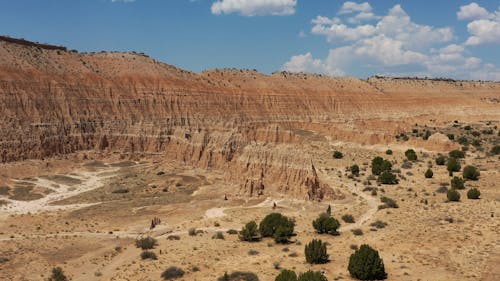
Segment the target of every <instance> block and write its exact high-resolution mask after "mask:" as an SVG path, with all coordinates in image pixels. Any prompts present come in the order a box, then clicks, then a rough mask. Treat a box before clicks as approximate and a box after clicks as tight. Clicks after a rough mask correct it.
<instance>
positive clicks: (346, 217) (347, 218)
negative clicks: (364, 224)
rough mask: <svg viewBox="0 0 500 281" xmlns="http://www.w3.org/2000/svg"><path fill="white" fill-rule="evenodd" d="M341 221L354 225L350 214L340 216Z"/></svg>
mask: <svg viewBox="0 0 500 281" xmlns="http://www.w3.org/2000/svg"><path fill="white" fill-rule="evenodd" d="M342 220H343V221H344V222H346V223H354V222H355V221H354V217H353V216H352V215H350V214H345V215H343V216H342Z"/></svg>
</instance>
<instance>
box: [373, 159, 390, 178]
mask: <svg viewBox="0 0 500 281" xmlns="http://www.w3.org/2000/svg"><path fill="white" fill-rule="evenodd" d="M391 169H392V164H391V162H389V161H388V160H384V159H383V158H382V157H380V156H377V157H375V158H373V160H372V173H373V174H374V175H377V176H378V175H380V174H381V173H382V172H384V171H390V170H391Z"/></svg>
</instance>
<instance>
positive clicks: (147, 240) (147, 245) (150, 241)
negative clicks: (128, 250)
mask: <svg viewBox="0 0 500 281" xmlns="http://www.w3.org/2000/svg"><path fill="white" fill-rule="evenodd" d="M156 244H157V242H156V239H154V238H153V237H149V236H148V237H144V238H141V239H137V240H135V246H137V248H141V249H143V250H151V249H153V248H154V247H155V246H156Z"/></svg>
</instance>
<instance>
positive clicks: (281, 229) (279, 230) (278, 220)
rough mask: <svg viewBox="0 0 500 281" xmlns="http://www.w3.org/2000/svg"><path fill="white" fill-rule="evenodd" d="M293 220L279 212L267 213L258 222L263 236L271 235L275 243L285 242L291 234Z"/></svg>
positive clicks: (293, 225)
mask: <svg viewBox="0 0 500 281" xmlns="http://www.w3.org/2000/svg"><path fill="white" fill-rule="evenodd" d="M294 227H295V222H294V221H293V220H292V219H290V218H288V217H286V216H283V215H282V214H280V213H272V214H269V215H267V216H266V217H265V218H264V219H263V220H262V221H261V222H260V224H259V231H260V234H261V235H262V236H263V237H273V238H274V240H275V241H276V242H277V243H287V242H288V240H289V239H290V237H291V236H292V235H293V229H294Z"/></svg>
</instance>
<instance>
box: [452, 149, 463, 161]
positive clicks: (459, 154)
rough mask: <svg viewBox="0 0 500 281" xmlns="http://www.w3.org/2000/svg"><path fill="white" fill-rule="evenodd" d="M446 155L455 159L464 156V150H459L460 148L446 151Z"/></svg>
mask: <svg viewBox="0 0 500 281" xmlns="http://www.w3.org/2000/svg"><path fill="white" fill-rule="evenodd" d="M448 155H449V156H450V157H451V158H456V159H459V158H465V152H463V151H461V150H452V151H450V152H449V153H448Z"/></svg>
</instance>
